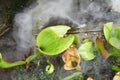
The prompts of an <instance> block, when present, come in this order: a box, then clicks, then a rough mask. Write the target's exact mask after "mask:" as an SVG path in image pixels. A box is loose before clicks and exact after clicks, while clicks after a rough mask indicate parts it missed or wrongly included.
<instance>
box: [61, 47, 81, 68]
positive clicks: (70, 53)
mask: <svg viewBox="0 0 120 80" xmlns="http://www.w3.org/2000/svg"><path fill="white" fill-rule="evenodd" d="M62 59H63V61H64V62H65V64H64V69H65V70H72V69H78V70H80V66H79V64H80V56H79V54H78V51H77V49H76V48H75V47H69V48H68V49H67V50H66V51H65V52H64V53H63V54H62Z"/></svg>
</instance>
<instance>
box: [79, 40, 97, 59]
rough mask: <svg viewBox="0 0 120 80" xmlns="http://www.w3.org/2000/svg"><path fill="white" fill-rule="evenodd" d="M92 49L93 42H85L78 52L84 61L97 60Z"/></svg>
mask: <svg viewBox="0 0 120 80" xmlns="http://www.w3.org/2000/svg"><path fill="white" fill-rule="evenodd" d="M92 47H93V46H92V42H90V41H88V40H85V41H84V43H83V44H82V45H81V46H80V47H79V48H78V52H79V54H80V56H81V57H82V58H83V59H84V60H92V59H94V58H95V55H94V54H93V51H92Z"/></svg>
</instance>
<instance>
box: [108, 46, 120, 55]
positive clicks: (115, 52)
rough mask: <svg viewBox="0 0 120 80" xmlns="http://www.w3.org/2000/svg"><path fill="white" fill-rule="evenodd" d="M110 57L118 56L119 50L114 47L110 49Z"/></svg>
mask: <svg viewBox="0 0 120 80" xmlns="http://www.w3.org/2000/svg"><path fill="white" fill-rule="evenodd" d="M110 56H115V57H117V56H120V50H119V49H117V48H115V47H112V50H111V53H110Z"/></svg>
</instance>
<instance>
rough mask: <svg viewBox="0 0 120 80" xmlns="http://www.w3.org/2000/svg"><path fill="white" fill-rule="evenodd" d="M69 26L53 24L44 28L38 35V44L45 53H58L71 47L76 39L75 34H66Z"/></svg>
mask: <svg viewBox="0 0 120 80" xmlns="http://www.w3.org/2000/svg"><path fill="white" fill-rule="evenodd" d="M68 29H70V27H68V26H63V25H59V26H53V27H48V28H46V29H44V30H42V31H41V32H40V33H39V34H38V36H37V46H38V48H39V50H40V52H42V53H43V54H47V55H57V54H60V53H61V52H63V51H64V50H66V49H67V48H69V46H70V45H72V43H73V41H74V35H68V36H67V37H63V36H65V33H66V32H67V30H68Z"/></svg>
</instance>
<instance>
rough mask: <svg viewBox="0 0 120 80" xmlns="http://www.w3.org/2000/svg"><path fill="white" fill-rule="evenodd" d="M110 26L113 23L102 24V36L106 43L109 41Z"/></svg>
mask: <svg viewBox="0 0 120 80" xmlns="http://www.w3.org/2000/svg"><path fill="white" fill-rule="evenodd" d="M112 25H113V22H109V23H106V24H104V27H103V28H104V29H103V32H104V35H105V38H106V40H107V41H108V40H109V37H110V34H111V30H112Z"/></svg>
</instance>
